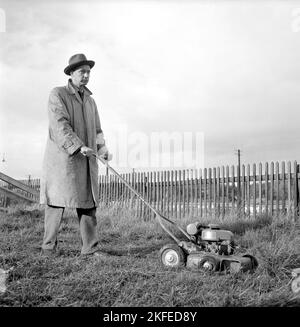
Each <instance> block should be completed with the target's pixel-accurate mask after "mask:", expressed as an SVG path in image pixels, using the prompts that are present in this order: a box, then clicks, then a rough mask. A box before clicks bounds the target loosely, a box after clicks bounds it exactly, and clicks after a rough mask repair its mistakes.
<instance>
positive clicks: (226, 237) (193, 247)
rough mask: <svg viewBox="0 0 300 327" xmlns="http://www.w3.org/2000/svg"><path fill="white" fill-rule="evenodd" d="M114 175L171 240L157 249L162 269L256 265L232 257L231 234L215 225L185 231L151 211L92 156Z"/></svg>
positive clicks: (247, 256) (193, 226) (244, 257)
mask: <svg viewBox="0 0 300 327" xmlns="http://www.w3.org/2000/svg"><path fill="white" fill-rule="evenodd" d="M93 155H94V156H95V157H96V158H97V159H98V160H99V161H100V162H101V163H103V164H104V165H105V166H106V167H107V168H108V169H109V170H110V171H111V172H112V173H113V174H114V175H116V176H117V177H118V178H119V179H120V180H121V181H122V182H123V183H124V184H125V185H126V186H127V187H128V188H129V189H130V190H131V191H132V192H133V193H134V194H135V195H136V196H137V197H138V198H139V199H140V200H141V201H142V202H143V203H144V204H145V205H146V206H147V207H148V208H150V210H151V211H152V212H153V213H154V214H155V217H156V218H157V220H158V222H159V224H160V225H161V227H162V228H163V230H164V231H165V232H166V233H167V234H168V235H169V236H170V237H171V238H172V239H173V240H174V241H175V244H174V243H173V244H167V245H165V246H163V247H162V248H161V250H160V260H161V263H162V264H163V265H164V266H165V267H180V266H186V267H187V268H190V269H192V270H199V269H203V270H207V271H212V272H215V271H228V272H239V271H253V270H255V269H256V267H257V266H258V262H257V260H256V259H255V257H253V256H252V255H250V254H244V255H242V256H237V255H234V250H235V249H236V247H237V246H236V244H235V242H234V239H233V233H232V232H231V231H228V230H223V229H220V227H219V226H218V225H215V224H208V225H203V224H201V223H200V222H195V223H192V224H189V225H188V226H187V228H186V231H185V230H184V229H182V228H181V227H180V226H178V225H177V224H176V223H175V222H173V221H172V220H170V219H169V218H167V217H165V216H164V215H162V214H161V213H160V212H159V211H157V210H156V209H155V208H153V207H152V206H151V205H150V204H149V203H148V202H147V201H146V200H145V199H144V198H143V197H142V196H141V195H140V194H139V193H138V192H137V191H136V190H135V189H134V188H133V187H132V186H131V185H130V184H129V183H128V182H127V181H126V180H125V179H124V178H123V177H122V176H120V175H119V174H118V173H117V172H116V171H115V169H113V168H112V167H111V166H110V165H109V164H108V162H107V160H105V159H104V158H103V157H100V156H97V155H96V154H93ZM163 221H166V222H168V223H169V224H171V225H173V226H175V227H176V228H177V229H178V230H179V231H180V232H181V233H182V235H183V236H184V237H185V240H184V241H181V240H179V239H178V238H177V237H176V236H175V235H174V234H173V233H172V232H171V231H170V230H169V229H168V228H167V227H166V226H165V225H164V224H163Z"/></svg>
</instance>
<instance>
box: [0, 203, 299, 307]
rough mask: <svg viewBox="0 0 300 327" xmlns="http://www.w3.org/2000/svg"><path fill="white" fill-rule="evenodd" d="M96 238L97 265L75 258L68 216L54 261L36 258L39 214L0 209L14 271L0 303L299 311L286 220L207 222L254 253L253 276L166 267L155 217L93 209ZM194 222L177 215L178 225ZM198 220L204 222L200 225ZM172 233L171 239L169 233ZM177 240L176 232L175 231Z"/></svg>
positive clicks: (2, 245) (0, 243) (291, 232)
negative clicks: (101, 252)
mask: <svg viewBox="0 0 300 327" xmlns="http://www.w3.org/2000/svg"><path fill="white" fill-rule="evenodd" d="M97 217H98V233H99V239H100V243H101V246H102V248H103V250H104V251H106V252H107V253H109V254H111V256H109V257H108V258H107V259H106V260H105V261H99V260H97V258H82V257H81V256H80V255H79V253H80V235H79V230H78V226H77V219H76V217H75V214H74V212H73V211H70V210H69V211H68V212H66V214H65V218H64V220H63V222H62V225H61V228H60V232H59V248H60V249H61V251H62V255H61V256H59V257H57V258H45V257H43V256H40V254H39V253H40V245H41V240H42V237H43V210H42V209H41V208H40V207H23V208H20V207H16V208H12V209H10V210H9V211H8V212H7V213H5V212H0V233H1V239H0V249H1V252H0V268H2V269H8V268H10V267H12V266H13V267H14V270H13V271H12V272H11V273H10V276H9V278H8V282H7V291H6V292H5V293H4V294H2V295H0V306H9V307H11V306H39V307H41V306H56V307H58V306H63V307H67V306H93V307H95V306H101V307H107V306H112V307H117V306H127V307H128V306H129V307H137V306H148V307H157V306H162V307H165V306H171V307H183V306H194V307H214V306H221V307H223V306H239V307H246V306H265V307H268V306H299V305H300V297H299V296H297V295H295V294H293V293H292V291H291V288H290V284H291V280H292V277H291V270H292V269H293V268H298V267H300V256H299V253H300V251H299V247H300V233H299V222H295V221H294V220H293V219H291V218H290V217H289V216H288V215H285V216H279V217H267V216H261V217H258V218H257V219H256V220H255V221H254V220H250V219H246V218H243V219H242V218H239V217H236V216H234V214H233V215H230V216H228V217H226V218H225V219H223V220H222V221H221V220H218V219H214V220H212V221H210V222H214V223H219V224H220V225H221V226H222V227H224V228H226V229H230V230H231V231H232V232H234V233H235V237H236V241H237V243H238V244H239V245H240V248H239V249H238V252H248V253H251V254H252V255H254V256H255V257H256V258H257V259H258V262H259V267H258V269H257V270H256V271H255V272H254V273H248V272H247V273H238V274H223V273H214V274H212V273H208V272H204V271H196V272H195V271H190V270H188V269H186V268H177V269H166V268H165V267H162V266H161V264H160V262H159V255H158V253H159V249H160V248H161V247H162V246H163V245H165V244H167V243H172V240H170V238H169V236H168V235H166V234H165V232H164V231H163V230H162V228H161V227H160V226H159V224H158V223H157V222H156V221H155V220H150V221H147V222H145V221H142V220H140V219H138V218H134V212H133V211H130V210H129V209H128V210H123V211H122V210H121V211H120V210H119V211H118V210H116V208H106V209H101V210H100V209H99V210H98V212H97ZM196 220H197V219H196V218H195V217H192V218H182V219H181V220H178V223H179V224H180V225H181V226H182V227H184V228H185V226H186V225H187V224H188V223H189V222H194V221H196ZM203 222H208V221H207V220H206V221H205V220H203ZM176 234H178V233H177V232H176ZM178 236H179V234H178Z"/></svg>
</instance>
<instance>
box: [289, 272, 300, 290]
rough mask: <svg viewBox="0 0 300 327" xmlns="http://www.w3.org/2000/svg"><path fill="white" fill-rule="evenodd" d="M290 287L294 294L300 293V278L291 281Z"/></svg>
mask: <svg viewBox="0 0 300 327" xmlns="http://www.w3.org/2000/svg"><path fill="white" fill-rule="evenodd" d="M291 287H292V291H293V292H294V293H295V294H298V293H300V276H298V277H297V278H295V279H294V280H293V281H292V284H291Z"/></svg>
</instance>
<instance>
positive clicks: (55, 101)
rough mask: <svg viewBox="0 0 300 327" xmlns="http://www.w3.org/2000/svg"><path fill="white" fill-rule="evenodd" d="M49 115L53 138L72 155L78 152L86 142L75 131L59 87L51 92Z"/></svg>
mask: <svg viewBox="0 0 300 327" xmlns="http://www.w3.org/2000/svg"><path fill="white" fill-rule="evenodd" d="M48 115H49V130H50V137H51V139H52V140H53V141H54V142H55V143H56V144H57V145H58V146H59V147H60V148H61V149H62V150H64V151H65V152H67V153H68V154H70V155H72V154H74V153H76V152H78V150H79V149H80V147H81V146H83V145H84V143H83V142H82V140H81V139H80V138H79V137H78V136H77V135H76V133H75V132H74V131H73V128H72V126H71V124H70V115H69V113H68V111H67V109H66V106H65V104H64V102H63V100H62V98H61V96H60V95H59V91H58V90H57V89H53V90H52V91H51V93H50V96H49V103H48Z"/></svg>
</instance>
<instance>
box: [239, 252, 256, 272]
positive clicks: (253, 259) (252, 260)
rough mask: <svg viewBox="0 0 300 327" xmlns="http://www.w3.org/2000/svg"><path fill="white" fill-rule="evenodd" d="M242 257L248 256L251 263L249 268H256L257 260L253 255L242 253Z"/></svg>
mask: <svg viewBox="0 0 300 327" xmlns="http://www.w3.org/2000/svg"><path fill="white" fill-rule="evenodd" d="M243 257H246V258H249V259H250V260H251V265H252V268H251V270H255V269H256V268H257V266H258V261H257V259H256V258H255V257H253V255H250V254H245V255H243Z"/></svg>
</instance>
